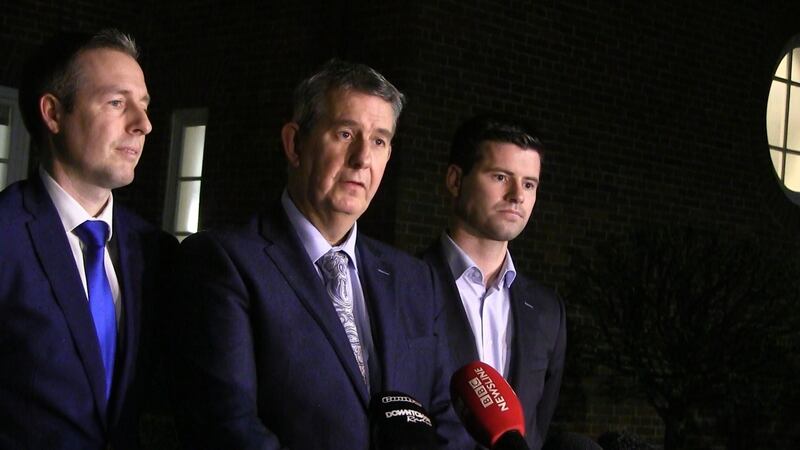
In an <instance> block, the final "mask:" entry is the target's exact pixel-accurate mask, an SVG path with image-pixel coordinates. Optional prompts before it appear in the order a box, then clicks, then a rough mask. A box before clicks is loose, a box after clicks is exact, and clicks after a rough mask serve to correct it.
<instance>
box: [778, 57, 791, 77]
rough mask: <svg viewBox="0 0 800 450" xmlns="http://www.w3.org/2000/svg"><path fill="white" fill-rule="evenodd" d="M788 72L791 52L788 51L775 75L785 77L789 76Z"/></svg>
mask: <svg viewBox="0 0 800 450" xmlns="http://www.w3.org/2000/svg"><path fill="white" fill-rule="evenodd" d="M788 74H789V54H788V53H787V54H786V55H785V56H784V57H783V59H782V60H781V63H780V64H778V70H776V71H775V76H776V77H781V78H784V79H785V78H787V75H788Z"/></svg>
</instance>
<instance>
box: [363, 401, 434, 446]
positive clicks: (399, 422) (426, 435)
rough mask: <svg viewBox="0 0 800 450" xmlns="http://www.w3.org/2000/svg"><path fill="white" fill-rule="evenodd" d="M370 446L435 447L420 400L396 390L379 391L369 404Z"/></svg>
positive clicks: (430, 427) (426, 415) (429, 423)
mask: <svg viewBox="0 0 800 450" xmlns="http://www.w3.org/2000/svg"><path fill="white" fill-rule="evenodd" d="M369 422H370V438H371V441H372V450H432V449H435V448H437V443H436V433H435V430H434V428H433V423H432V422H431V418H430V416H429V415H428V412H427V411H425V408H424V407H423V406H422V403H420V402H418V401H417V400H416V399H414V398H413V397H411V396H410V395H407V394H404V393H402V392H397V391H386V392H379V393H377V394H375V395H373V396H372V399H371V400H370V405H369Z"/></svg>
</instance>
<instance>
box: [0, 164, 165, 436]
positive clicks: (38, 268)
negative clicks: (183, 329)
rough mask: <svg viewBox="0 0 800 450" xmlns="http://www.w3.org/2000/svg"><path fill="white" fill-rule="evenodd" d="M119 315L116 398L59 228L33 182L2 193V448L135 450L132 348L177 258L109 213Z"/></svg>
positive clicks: (121, 215) (133, 223) (123, 214)
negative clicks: (110, 448)
mask: <svg viewBox="0 0 800 450" xmlns="http://www.w3.org/2000/svg"><path fill="white" fill-rule="evenodd" d="M113 225H114V230H113V235H112V244H111V246H110V249H111V250H112V253H116V258H115V260H116V261H118V263H117V262H115V269H116V272H117V277H118V279H119V283H120V290H121V297H122V315H121V318H120V324H119V335H118V346H119V347H118V349H117V356H116V358H117V360H116V362H115V371H114V377H115V378H114V382H113V390H112V392H111V398H110V399H109V400H108V401H106V399H105V394H104V390H105V388H104V386H105V376H104V373H103V363H102V359H101V357H100V350H99V344H98V342H97V336H96V334H95V331H94V325H93V322H92V315H91V312H90V310H89V304H88V302H87V300H86V294H85V291H84V289H83V286H82V284H81V280H80V275H79V273H78V269H77V267H75V260H74V258H73V256H72V252H71V250H70V247H69V243H68V241H67V237H66V234H65V232H64V227H63V225H62V223H61V219H60V218H59V216H58V213H57V211H56V209H55V206H54V205H53V202H52V201H51V200H50V196H49V195H48V194H47V191H46V190H45V188H44V185H43V184H42V182H41V180H40V179H39V177H38V176H36V177H33V178H31V179H30V180H28V181H22V182H19V183H15V184H13V185H11V186H9V187H8V188H7V189H5V190H4V191H3V192H1V193H0V448H1V449H17V448H25V449H28V448H30V449H42V448H47V449H100V448H106V446H107V445H109V444H110V445H111V446H113V448H121V449H124V448H137V447H138V445H137V442H138V439H137V435H136V433H137V428H138V423H137V419H138V415H139V405H138V399H139V398H140V395H139V390H138V386H139V383H138V382H137V379H138V378H143V377H144V376H146V375H143V374H142V373H141V370H142V367H143V358H142V357H140V356H141V355H140V353H141V352H139V347H140V345H141V343H142V342H143V341H145V340H147V339H149V336H148V335H147V333H145V332H143V323H146V322H148V321H150V320H151V319H150V317H151V314H152V310H151V309H150V306H149V305H146V303H147V302H148V301H151V300H152V301H154V300H155V298H153V297H154V295H153V293H154V289H155V287H156V286H157V285H158V284H161V283H160V281H159V280H158V277H159V276H160V274H162V273H165V272H166V270H167V269H166V268H165V267H163V266H162V263H163V264H165V261H166V260H168V259H169V253H170V249H174V247H175V246H176V242H175V240H174V238H172V237H170V236H168V235H166V234H165V233H163V232H161V231H160V230H158V229H156V228H155V227H153V226H151V225H149V224H147V223H146V222H144V221H143V220H142V219H140V218H138V217H137V216H135V215H133V214H132V213H130V212H127V211H125V209H124V208H123V207H122V206H121V205H118V204H115V205H114V218H113Z"/></svg>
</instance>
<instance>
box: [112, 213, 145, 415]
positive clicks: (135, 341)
mask: <svg viewBox="0 0 800 450" xmlns="http://www.w3.org/2000/svg"><path fill="white" fill-rule="evenodd" d="M128 225H129V224H127V223H126V221H125V220H124V217H122V215H121V214H119V213H118V209H117V210H115V211H114V235H115V238H116V241H117V242H116V245H117V250H118V253H119V258H118V261H115V263H116V264H117V267H118V269H117V279H118V281H119V287H120V297H121V302H122V315H121V316H120V323H119V327H118V330H119V331H118V333H117V339H118V341H119V343H118V345H117V358H116V362H115V369H114V389H113V391H112V393H111V396H112V397H111V398H112V402H111V405H110V407H111V414H109V420H110V423H112V424H113V423H115V422H116V419H117V418H118V417H119V412H120V410H121V408H122V403H123V401H122V400H123V398H124V394H125V392H124V391H122V390H120V389H121V388H122V387H124V386H128V385H130V383H131V380H130V379H131V376H132V374H133V373H134V372H135V370H136V368H135V363H136V355H137V349H138V345H139V340H140V339H139V337H140V336H139V333H140V331H141V324H140V320H141V307H142V298H141V295H142V294H141V290H142V283H143V279H142V278H143V277H142V275H143V269H144V263H143V255H142V250H141V249H142V247H141V244H140V242H139V236H138V235H137V234H136V233H133V232H132V231H131V230H130V228H129V226H128Z"/></svg>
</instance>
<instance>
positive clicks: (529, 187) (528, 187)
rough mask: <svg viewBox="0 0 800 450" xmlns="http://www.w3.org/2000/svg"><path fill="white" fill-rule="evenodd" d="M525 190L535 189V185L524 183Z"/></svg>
mask: <svg viewBox="0 0 800 450" xmlns="http://www.w3.org/2000/svg"><path fill="white" fill-rule="evenodd" d="M525 189H528V190H531V191H532V190H534V189H536V183H525Z"/></svg>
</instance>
